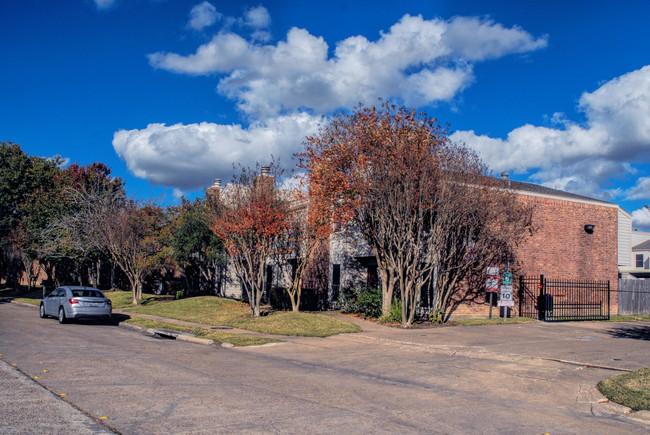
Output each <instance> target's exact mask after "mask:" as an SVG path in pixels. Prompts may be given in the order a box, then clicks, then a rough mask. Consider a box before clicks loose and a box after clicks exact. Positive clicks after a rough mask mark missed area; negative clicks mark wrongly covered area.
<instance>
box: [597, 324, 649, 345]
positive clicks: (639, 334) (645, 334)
mask: <svg viewBox="0 0 650 435" xmlns="http://www.w3.org/2000/svg"><path fill="white" fill-rule="evenodd" d="M607 333H608V334H609V335H611V336H612V337H616V338H633V339H635V340H647V341H650V326H646V325H638V326H622V327H620V328H615V329H611V330H609V331H607Z"/></svg>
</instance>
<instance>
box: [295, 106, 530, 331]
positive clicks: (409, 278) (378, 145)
mask: <svg viewBox="0 0 650 435" xmlns="http://www.w3.org/2000/svg"><path fill="white" fill-rule="evenodd" d="M300 158H301V167H302V168H303V169H305V170H306V172H307V175H308V180H309V188H310V193H311V195H312V198H313V202H314V204H316V206H317V209H318V210H319V212H320V213H322V214H323V216H326V217H327V219H328V220H330V221H331V222H340V223H342V224H347V226H348V227H352V228H354V229H355V231H352V233H356V234H358V235H360V236H361V237H363V239H364V240H365V241H366V242H367V244H368V245H369V246H370V248H372V250H373V253H374V255H375V257H376V259H377V265H378V266H377V270H378V273H379V276H380V281H381V288H382V312H383V313H384V315H387V314H389V312H390V308H391V304H392V303H393V301H394V300H393V296H394V294H395V293H399V298H400V302H401V307H402V325H403V326H404V327H409V326H410V325H411V324H412V323H413V321H414V319H415V315H416V310H417V307H418V306H419V302H420V297H421V294H422V289H423V288H425V286H431V287H433V289H434V290H433V291H434V298H433V299H434V301H433V307H432V308H433V310H434V312H435V313H436V315H440V316H441V317H442V319H443V321H444V320H446V318H448V314H449V310H450V307H451V306H452V305H453V302H454V300H455V298H456V299H457V298H458V297H459V296H460V295H461V294H462V291H464V290H466V289H467V287H466V286H465V287H463V285H462V284H463V283H466V281H467V280H466V278H467V277H468V276H469V275H470V274H472V273H482V272H483V270H484V265H485V263H486V262H488V261H494V260H495V258H497V257H498V256H499V255H501V253H500V252H498V251H497V249H510V250H511V248H512V247H513V244H514V243H515V242H516V241H517V240H519V238H520V237H521V235H522V234H523V233H524V232H525V229H526V228H528V227H529V222H527V221H526V216H527V215H526V213H525V210H522V208H521V207H518V206H517V204H516V201H514V199H513V195H512V193H510V192H508V191H507V189H503V188H500V186H495V185H494V183H493V182H492V181H491V180H493V179H491V177H487V176H486V168H485V167H484V165H483V164H482V163H481V161H480V160H479V158H478V157H477V155H476V154H475V153H473V152H472V151H470V150H469V149H468V148H466V147H464V146H462V145H459V144H454V143H452V142H451V141H450V140H449V138H448V132H447V130H446V129H444V128H442V127H440V125H439V124H438V123H437V121H436V119H435V118H431V117H429V116H427V115H426V114H425V113H418V112H417V111H415V110H412V109H408V108H406V107H397V106H394V105H391V104H390V103H388V102H383V103H382V104H381V105H379V107H363V106H360V107H358V108H357V109H356V111H355V112H353V113H352V114H350V115H345V114H339V115H338V116H335V117H334V118H333V119H332V120H331V121H330V122H329V123H328V124H327V125H325V126H324V127H323V128H321V131H320V132H319V134H318V135H316V136H313V137H309V138H307V141H306V150H305V152H304V153H302V154H301V155H300ZM508 207H510V208H508Z"/></svg>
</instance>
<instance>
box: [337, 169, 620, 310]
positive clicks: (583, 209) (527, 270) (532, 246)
mask: <svg viewBox="0 0 650 435" xmlns="http://www.w3.org/2000/svg"><path fill="white" fill-rule="evenodd" d="M504 175H505V174H504ZM503 182H504V184H507V188H509V189H512V190H513V191H514V192H515V193H517V195H518V197H519V199H520V200H521V201H522V202H524V203H526V204H528V205H532V206H533V207H534V211H533V227H534V228H535V231H534V233H533V234H532V235H531V236H530V237H529V238H528V239H527V240H526V241H525V242H524V243H522V244H521V245H520V246H518V247H517V249H516V258H517V264H516V265H513V266H514V267H513V271H514V273H515V275H514V276H513V283H514V285H515V288H517V287H518V285H517V284H518V283H517V280H518V278H519V276H529V277H535V276H537V277H538V276H540V275H544V276H545V277H546V278H553V279H569V280H590V281H609V283H610V288H611V298H610V303H611V306H610V308H611V313H613V314H616V312H617V301H618V295H617V288H618V266H619V264H621V263H620V258H623V257H625V256H628V253H627V252H625V253H624V255H622V256H620V255H619V245H621V244H623V245H624V239H625V237H626V234H627V227H629V230H630V231H631V216H630V215H629V213H627V212H625V211H624V210H622V209H621V208H620V207H619V206H618V205H617V204H613V203H609V202H605V201H600V200H597V199H593V198H589V197H585V196H581V195H576V194H572V193H568V192H564V191H561V190H556V189H550V188H547V187H543V186H539V185H536V184H532V183H525V182H518V181H513V180H507V179H504V180H503ZM622 240H623V241H622ZM329 258H330V262H331V264H330V286H329V288H330V293H333V294H334V296H335V295H336V294H337V293H338V290H339V289H340V288H343V287H345V286H357V287H362V286H365V285H376V283H377V278H376V270H377V266H376V261H375V259H374V256H373V255H372V252H371V250H370V248H369V247H368V246H367V245H366V244H365V243H364V242H363V241H360V240H350V239H349V237H346V236H345V235H339V234H334V235H333V236H332V238H331V240H330V255H329ZM625 258H627V257H625ZM331 297H332V295H330V298H331ZM495 300H496V299H495ZM489 311H490V308H489V303H488V302H487V298H485V299H483V298H478V299H476V300H474V301H472V302H467V303H463V304H461V305H460V306H459V307H458V308H456V309H455V311H454V315H487V314H488V313H489ZM514 312H515V313H517V305H515V308H514Z"/></svg>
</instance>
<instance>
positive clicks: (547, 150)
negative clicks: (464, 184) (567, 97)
mask: <svg viewBox="0 0 650 435" xmlns="http://www.w3.org/2000/svg"><path fill="white" fill-rule="evenodd" d="M579 109H580V110H581V111H583V112H584V114H585V115H586V119H587V121H586V123H585V125H577V124H575V123H571V122H570V121H567V120H566V118H565V117H564V116H563V115H561V114H555V115H554V116H553V119H554V120H556V121H558V122H559V123H560V124H561V125H560V126H559V128H548V127H539V126H533V125H529V124H527V125H524V126H521V127H518V128H516V129H514V130H512V131H511V132H510V133H509V134H508V136H507V137H506V138H505V139H501V138H491V137H488V136H486V135H480V134H477V133H476V132H474V131H471V130H470V131H458V132H456V133H454V134H453V135H452V140H455V141H459V142H464V143H466V144H467V145H469V146H471V147H472V148H474V149H475V150H477V151H478V152H479V154H480V155H481V156H482V157H483V159H484V160H485V161H486V163H487V164H488V166H490V167H491V168H492V169H493V170H495V171H497V172H499V171H502V170H510V171H515V172H519V173H531V178H532V179H533V180H536V181H538V182H540V183H542V184H544V185H546V186H549V187H554V188H559V189H563V190H570V191H573V192H576V193H582V194H586V195H591V196H597V197H604V198H607V197H608V195H609V196H611V195H620V194H621V192H612V191H609V192H608V191H607V190H605V189H604V188H603V186H604V185H605V184H606V182H607V180H608V179H610V178H612V177H616V176H618V177H621V176H625V175H628V176H629V175H634V173H635V169H634V167H633V166H632V165H630V164H629V162H630V161H634V160H635V159H636V160H637V161H645V160H644V159H643V156H647V155H648V153H649V152H650V66H645V67H643V68H641V69H639V70H636V71H632V72H630V73H627V74H624V75H622V76H620V77H617V78H615V79H613V80H611V81H609V82H607V83H605V84H604V85H602V86H601V87H600V88H598V89H597V90H595V91H594V92H585V93H584V94H583V95H582V97H581V98H580V101H579ZM648 187H650V182H649V181H648V179H640V180H639V183H638V184H637V186H636V187H635V188H633V189H630V190H629V191H627V192H626V195H627V197H628V198H627V199H640V198H643V197H644V196H643V195H646V196H645V198H648V195H647V194H645V193H644V190H645V191H647V188H648Z"/></svg>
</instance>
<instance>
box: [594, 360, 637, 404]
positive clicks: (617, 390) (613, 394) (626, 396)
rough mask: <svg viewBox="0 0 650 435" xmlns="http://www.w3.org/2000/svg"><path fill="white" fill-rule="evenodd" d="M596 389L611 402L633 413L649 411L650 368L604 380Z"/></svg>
mask: <svg viewBox="0 0 650 435" xmlns="http://www.w3.org/2000/svg"><path fill="white" fill-rule="evenodd" d="M598 389H599V390H600V392H601V393H603V394H604V395H605V396H607V398H608V399H609V400H611V401H612V402H616V403H620V404H621V405H625V406H627V407H629V408H632V409H633V410H635V411H640V410H649V411H650V367H646V368H644V369H641V370H637V371H635V372H631V373H626V374H624V375H618V376H614V377H612V378H609V379H604V380H602V381H600V382H599V383H598Z"/></svg>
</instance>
